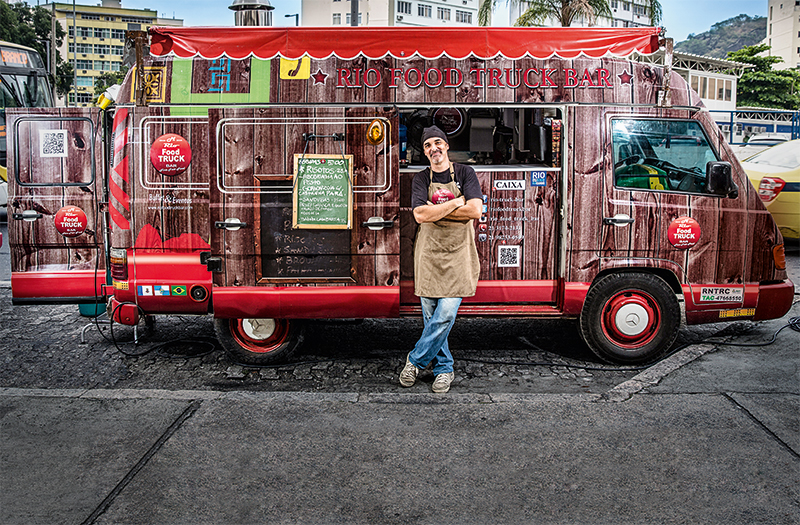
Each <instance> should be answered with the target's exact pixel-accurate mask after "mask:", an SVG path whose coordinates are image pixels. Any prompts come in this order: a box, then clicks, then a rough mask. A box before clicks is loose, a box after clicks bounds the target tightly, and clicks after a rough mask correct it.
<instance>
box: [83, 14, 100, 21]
mask: <svg viewBox="0 0 800 525" xmlns="http://www.w3.org/2000/svg"><path fill="white" fill-rule="evenodd" d="M81 18H82V19H83V20H100V15H87V14H81Z"/></svg>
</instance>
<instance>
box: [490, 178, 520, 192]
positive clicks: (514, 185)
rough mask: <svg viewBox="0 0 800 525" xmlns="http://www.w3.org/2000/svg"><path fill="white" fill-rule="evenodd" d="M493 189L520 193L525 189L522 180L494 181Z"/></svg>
mask: <svg viewBox="0 0 800 525" xmlns="http://www.w3.org/2000/svg"><path fill="white" fill-rule="evenodd" d="M494 189H496V190H517V191H522V190H524V189H525V181H524V180H496V181H494Z"/></svg>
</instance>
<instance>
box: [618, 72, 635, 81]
mask: <svg viewBox="0 0 800 525" xmlns="http://www.w3.org/2000/svg"><path fill="white" fill-rule="evenodd" d="M617 77H619V79H620V81H621V82H622V83H623V84H632V82H631V81H632V80H633V76H631V75H630V74H628V70H627V69H626V70H624V71H623V72H622V73H620V74H619V75H617Z"/></svg>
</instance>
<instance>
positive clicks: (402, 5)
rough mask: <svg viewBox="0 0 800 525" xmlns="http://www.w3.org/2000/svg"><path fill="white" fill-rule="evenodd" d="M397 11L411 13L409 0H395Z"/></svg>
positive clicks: (405, 13)
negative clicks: (402, 0)
mask: <svg viewBox="0 0 800 525" xmlns="http://www.w3.org/2000/svg"><path fill="white" fill-rule="evenodd" d="M397 12H398V13H402V14H404V15H410V14H411V2H397Z"/></svg>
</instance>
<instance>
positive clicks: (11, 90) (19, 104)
mask: <svg viewBox="0 0 800 525" xmlns="http://www.w3.org/2000/svg"><path fill="white" fill-rule="evenodd" d="M0 82H2V83H3V85H4V86H5V87H6V89H7V90H8V92H9V93H11V96H12V97H13V98H14V102H16V103H17V107H18V108H24V107H25V104H23V103H22V101H21V100H20V99H19V95H17V92H16V90H15V89H14V86H12V85H11V84H10V83H9V82H8V80H6V78H5V77H4V76H3V75H0Z"/></svg>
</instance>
